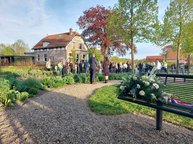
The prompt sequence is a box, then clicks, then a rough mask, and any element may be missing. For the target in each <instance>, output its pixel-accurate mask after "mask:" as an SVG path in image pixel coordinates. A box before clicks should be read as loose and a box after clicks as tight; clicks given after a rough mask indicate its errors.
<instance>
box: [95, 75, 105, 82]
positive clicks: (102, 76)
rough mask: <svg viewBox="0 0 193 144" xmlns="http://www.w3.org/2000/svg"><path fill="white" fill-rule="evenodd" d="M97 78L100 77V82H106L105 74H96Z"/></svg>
mask: <svg viewBox="0 0 193 144" xmlns="http://www.w3.org/2000/svg"><path fill="white" fill-rule="evenodd" d="M96 77H98V80H99V81H104V80H105V77H104V75H103V74H96Z"/></svg>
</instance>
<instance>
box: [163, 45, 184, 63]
mask: <svg viewBox="0 0 193 144" xmlns="http://www.w3.org/2000/svg"><path fill="white" fill-rule="evenodd" d="M163 52H164V53H165V60H166V61H167V62H171V63H176V58H177V51H176V50H175V49H173V48H172V45H167V46H165V47H164V48H163ZM186 61H187V55H185V54H183V53H182V52H181V51H180V52H179V63H185V62H186Z"/></svg>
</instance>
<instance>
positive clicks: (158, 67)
mask: <svg viewBox="0 0 193 144" xmlns="http://www.w3.org/2000/svg"><path fill="white" fill-rule="evenodd" d="M156 68H157V73H160V71H161V68H162V65H161V63H160V62H159V61H158V60H157V65H156Z"/></svg>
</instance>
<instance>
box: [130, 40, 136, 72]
mask: <svg viewBox="0 0 193 144" xmlns="http://www.w3.org/2000/svg"><path fill="white" fill-rule="evenodd" d="M131 68H132V74H134V73H135V62H134V44H133V39H131Z"/></svg>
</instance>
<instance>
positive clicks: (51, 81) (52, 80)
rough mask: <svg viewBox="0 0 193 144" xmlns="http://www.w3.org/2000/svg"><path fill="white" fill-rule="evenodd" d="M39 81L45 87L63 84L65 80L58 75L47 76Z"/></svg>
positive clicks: (55, 86)
mask: <svg viewBox="0 0 193 144" xmlns="http://www.w3.org/2000/svg"><path fill="white" fill-rule="evenodd" d="M41 83H42V84H43V85H44V86H46V87H47V88H57V87H61V86H64V84H66V80H65V79H64V78H62V77H60V76H56V77H47V78H43V79H41Z"/></svg>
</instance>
